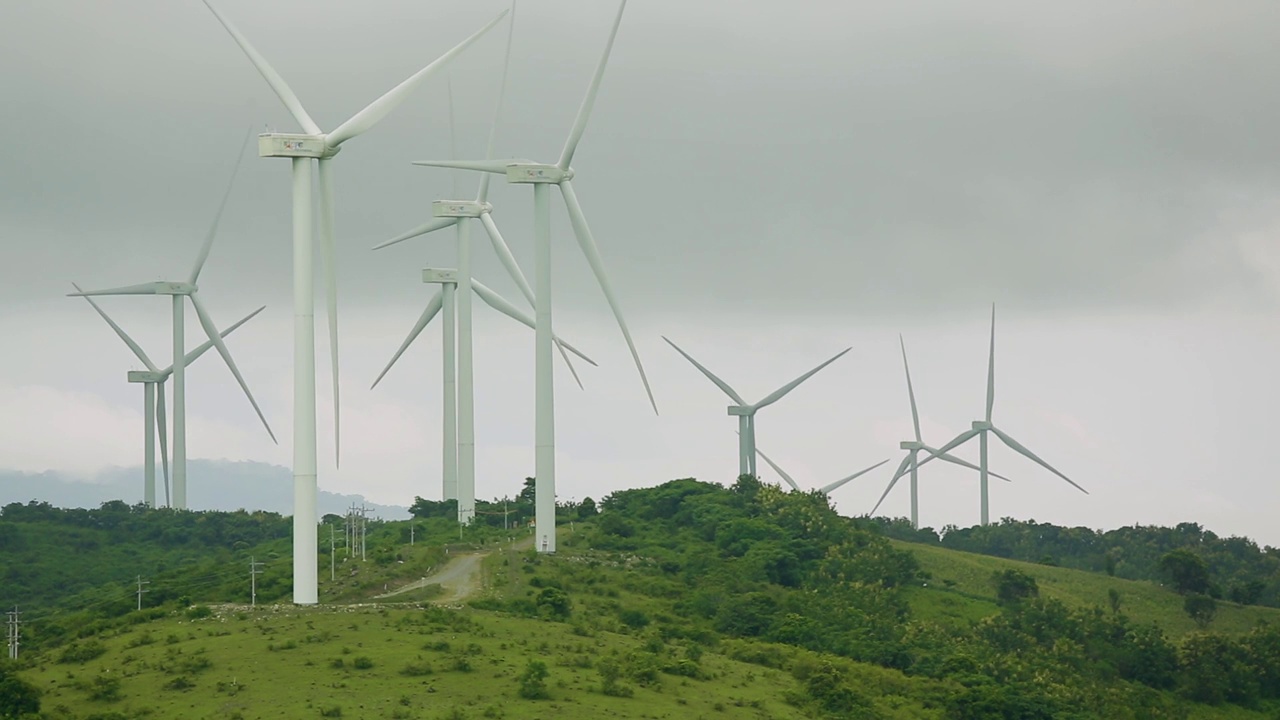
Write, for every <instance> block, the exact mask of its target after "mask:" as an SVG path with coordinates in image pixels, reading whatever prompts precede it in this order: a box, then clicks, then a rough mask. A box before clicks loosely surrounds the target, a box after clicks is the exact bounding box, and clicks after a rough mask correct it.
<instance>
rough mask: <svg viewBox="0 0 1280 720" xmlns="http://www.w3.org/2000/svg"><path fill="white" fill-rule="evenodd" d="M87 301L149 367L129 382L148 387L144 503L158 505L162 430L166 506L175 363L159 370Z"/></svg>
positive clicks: (203, 348) (195, 354)
mask: <svg viewBox="0 0 1280 720" xmlns="http://www.w3.org/2000/svg"><path fill="white" fill-rule="evenodd" d="M72 285H73V286H74V287H75V288H76V291H77V292H79V291H80V286H79V285H75V283H72ZM85 300H86V301H87V302H88V303H89V304H90V305H92V306H93V309H94V310H96V311H98V315H100V316H101V317H102V319H103V320H106V321H107V324H108V325H110V326H111V329H112V330H114V331H115V332H116V335H118V336H119V337H120V339H121V340H123V341H124V344H125V345H128V346H129V349H130V350H132V351H133V354H134V355H136V356H137V357H138V359H139V360H141V361H142V364H143V365H145V366H146V368H147V369H146V370H130V371H129V382H131V383H143V388H144V389H143V418H144V421H143V438H144V439H143V443H142V444H143V456H144V459H143V465H142V473H143V475H142V477H143V480H142V496H143V502H145V503H146V505H147V507H151V508H154V507H155V506H156V448H155V442H156V434H157V429H158V431H159V435H160V458H161V461H162V463H163V465H164V501H165V505H171V504H172V501H171V500H170V498H169V450H168V446H167V444H166V440H165V439H166V437H167V435H168V434H167V432H166V422H165V398H164V384H165V382H166V381H167V380H168V379H169V377H170V376H171V375H173V368H174V366H173V365H170V366H169V367H167V368H165V369H163V370H158V369H156V366H155V363H153V362H151V358H149V357H147V354H146V353H145V352H143V351H142V347H141V346H140V345H138V343H137V342H135V341H134V339H133V338H131V337H129V335H128V333H126V332H125V331H124V329H123V328H121V327H120V326H119V325H118V324H116V321H114V320H112V319H111V316H109V315H107V313H106V311H105V310H103V309H102V308H101V307H99V306H98V303H96V302H94V301H93V298H90V297H85ZM264 309H266V306H265V305H264V306H262V307H260V308H258V309H257V310H254V311H253V312H251V313H249V314H248V315H246V316H245V317H244V318H242V319H241V320H240V321H239V322H237V323H236V324H234V325H232V326H231V327H228V328H227V329H226V330H223V331H222V332H221V333H219V336H220V337H223V338H225V337H227V336H228V335H230V334H231V333H233V332H235V331H236V329H237V328H239V327H240V326H241V325H243V324H245V323H247V322H249V320H251V319H253V317H254V316H255V315H257V314H258V313H260V312H262V311H263V310H264ZM211 347H213V341H212V340H206V341H205V343H204V344H203V345H200V346H199V347H197V348H196V349H195V350H192V351H191V352H189V353H187V354H186V356H185V357H184V358H183V364H184V365H185V366H188V367H189V366H190V365H191V363H193V362H195V361H196V360H197V359H198V358H199V357H200V356H201V355H203V354H205V353H206V352H207V351H208V350H209V348H211ZM157 414H158V415H159V416H160V424H159V427H158V428H157V425H156V415H157Z"/></svg>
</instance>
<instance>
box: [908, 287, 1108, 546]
mask: <svg viewBox="0 0 1280 720" xmlns="http://www.w3.org/2000/svg"><path fill="white" fill-rule="evenodd" d="M995 402H996V306H995V304H994V303H992V305H991V355H990V358H989V360H988V362H987V416H986V419H985V420H974V421H973V427H972V428H970V429H969V430H965V431H964V432H962V433H960V434H959V435H957V436H956V437H955V438H954V439H953V440H952V441H951V442H949V443H947V444H946V445H943V446H942V447H940V448H938V450H937V451H936V452H930V454H929V457H927V458H925V459H924V460H921V461H920V464H921V465H923V464H925V463H927V462H929V461H930V460H932V459H934V458H935V457H941V456H942V455H943V454H944V453H947V452H949V451H951V450H953V449H955V448H957V447H959V446H961V445H963V444H964V443H966V442H968V441H969V440H970V439H971V438H973V437H975V436H976V437H977V438H978V441H979V443H980V445H979V448H980V450H979V453H980V457H979V460H978V466H979V467H978V471H979V477H980V480H981V483H982V485H981V487H982V491H981V492H982V524H983V525H986V524H988V522H989V520H990V513H989V512H988V506H987V475H988V474H991V473H989V472H988V470H987V433H988V432H992V433H995V436H996V437H998V438H1000V441H1001V442H1003V443H1004V444H1005V445H1008V446H1009V448H1010V449H1012V450H1013V451H1015V452H1017V453H1019V454H1021V455H1022V456H1024V457H1026V458H1028V459H1030V460H1031V461H1032V462H1034V463H1036V464H1037V465H1039V466H1041V467H1043V468H1044V469H1046V470H1048V471H1049V472H1051V473H1053V474H1054V475H1057V476H1058V477H1060V478H1062V479H1063V480H1066V481H1067V482H1068V483H1070V484H1071V486H1072V487H1074V488H1075V489H1077V490H1079V491H1080V492H1082V493H1084V494H1086V495H1088V494H1089V491H1088V490H1085V489H1084V488H1082V487H1080V486H1079V485H1077V484H1075V483H1074V482H1072V480H1071V478H1068V477H1067V476H1066V475H1063V474H1062V473H1060V472H1058V471H1057V470H1056V469H1054V467H1053V466H1052V465H1050V464H1049V463H1047V462H1045V461H1044V460H1041V459H1040V458H1039V457H1038V456H1037V455H1036V454H1035V453H1033V452H1031V451H1030V450H1028V449H1027V448H1026V447H1024V446H1023V445H1022V444H1021V443H1019V442H1018V441H1017V440H1014V439H1013V438H1012V437H1009V434H1008V433H1006V432H1004V431H1002V430H1000V429H999V428H997V427H996V426H995V425H993V424H991V410H992V408H993V407H994V406H995Z"/></svg>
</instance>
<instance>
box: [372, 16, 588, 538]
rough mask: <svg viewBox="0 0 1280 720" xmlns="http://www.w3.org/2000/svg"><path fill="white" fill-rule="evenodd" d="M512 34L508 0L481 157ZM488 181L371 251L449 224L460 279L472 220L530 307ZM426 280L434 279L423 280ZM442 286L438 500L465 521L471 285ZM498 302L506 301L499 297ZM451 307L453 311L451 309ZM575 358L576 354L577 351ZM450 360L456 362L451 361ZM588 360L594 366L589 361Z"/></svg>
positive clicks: (471, 444) (440, 203) (471, 470)
mask: <svg viewBox="0 0 1280 720" xmlns="http://www.w3.org/2000/svg"><path fill="white" fill-rule="evenodd" d="M514 33H515V2H514V0H513V2H512V4H511V20H510V21H509V23H508V25H507V49H506V54H505V58H504V61H503V67H502V82H501V84H500V86H499V90H498V103H497V106H496V107H495V108H494V112H493V122H492V123H491V125H490V128H489V144H488V149H487V150H486V152H485V158H486V159H490V158H492V157H493V147H494V140H495V139H496V136H497V130H498V120H499V117H500V116H501V113H502V101H503V97H504V95H505V91H506V86H507V73H508V69H509V67H510V64H511V39H512V37H513V35H514ZM449 128H450V135H451V136H452V131H453V96H452V92H450V97H449ZM450 144H451V146H452V142H451V143H450ZM455 180H456V178H455ZM489 181H490V175H489V174H488V173H485V174H484V175H482V176H481V178H480V188H479V190H478V191H477V193H476V197H475V199H474V200H437V201H435V202H433V203H432V205H431V209H432V215H433V217H434V219H432V220H430V221H428V222H426V223H423V224H422V225H419V226H417V227H415V228H413V229H412V230H409V231H408V232H405V233H402V234H400V235H397V236H396V237H394V238H392V239H391V240H388V241H386V242H384V243H382V244H380V245H377V246H375V247H374V248H373V249H374V250H381V249H383V248H387V247H391V246H392V245H396V244H398V243H401V242H404V241H405V240H409V239H411V238H415V237H418V236H420V235H426V234H428V233H432V232H435V231H437V230H444V229H446V228H449V227H452V228H454V229H455V234H456V240H457V255H456V257H457V261H458V267H457V268H456V272H457V276H458V277H463V278H465V277H468V276H471V275H472V272H471V237H470V227H469V225H470V223H469V222H468V220H471V219H474V220H478V221H479V222H480V224H481V226H482V227H483V228H484V230H485V232H486V233H487V234H488V236H489V240H490V242H491V243H492V244H493V250H494V252H495V253H496V254H497V256H498V259H499V260H501V261H502V264H503V267H505V268H506V270H507V273H508V274H509V275H510V276H511V279H512V280H514V281H515V283H516V286H517V287H518V288H519V289H520V292H521V293H522V294H523V295H524V296H525V299H526V300H528V301H529V305H530V306H533V307H536V306H537V303H536V302H535V301H534V297H533V289H532V288H530V287H529V281H528V280H526V279H525V276H524V273H523V272H521V270H520V266H519V265H518V264H517V263H516V259H515V257H514V256H513V255H512V254H511V248H510V247H508V245H507V243H506V240H504V239H503V237H502V233H501V232H500V231H499V230H498V226H497V224H496V223H495V222H494V220H493V217H492V215H491V213H492V211H493V205H491V204H490V203H489V202H488V196H489ZM454 186H455V187H454V196H455V197H456V196H457V195H458V192H457V183H456V182H455V183H454ZM425 277H426V276H425V275H424V278H425ZM428 282H440V281H439V280H428ZM442 290H443V293H444V298H443V302H444V312H445V320H444V322H445V328H444V333H445V353H446V358H445V365H446V366H445V371H444V372H445V374H446V380H445V392H444V406H445V407H444V416H445V417H444V422H445V438H444V446H445V448H446V449H445V467H444V499H445V500H453V499H457V500H458V520H459V521H460V522H464V523H470V522H471V520H472V518H473V516H474V511H475V393H474V380H473V378H474V370H473V359H472V358H473V343H472V316H471V305H472V303H471V288H470V287H468V286H467V284H466V283H461V284H459V283H457V282H449V283H446V284H445V285H444V287H443V288H442ZM451 295H452V296H453V297H452V298H451V297H450V296H451ZM432 302H435V300H434V299H433V300H432ZM503 302H506V301H505V300H504V301H503ZM455 305H456V314H455V311H454V310H453V309H452V308H453V307H454V306H455ZM455 323H456V328H457V336H456V337H457V342H456V350H450V349H449V348H450V347H451V346H452V345H453V343H454V332H453V328H454V326H455ZM553 342H554V344H555V346H556V348H557V349H558V350H559V351H560V355H561V357H563V358H564V361H565V364H566V365H568V367H569V372H570V373H571V374H572V375H573V379H574V381H575V382H577V383H578V387H582V380H581V378H579V377H578V372H577V370H575V369H574V367H573V363H572V362H571V361H570V360H569V355H568V353H567V352H566V350H565V346H564V345H563V344H561V342H560V340H559V339H558V338H553ZM455 353H456V354H455ZM575 354H578V353H575ZM579 356H580V357H582V356H581V355H580V354H579ZM397 357H398V355H397ZM455 358H456V366H455V364H454V361H455ZM393 362H394V361H393ZM588 362H590V361H588ZM591 364H592V365H594V364H595V363H594V362H593V363H591ZM455 367H456V370H455ZM455 377H456V380H455ZM375 384H376V383H375ZM449 448H453V450H452V451H451V450H450V449H449Z"/></svg>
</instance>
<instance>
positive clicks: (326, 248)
mask: <svg viewBox="0 0 1280 720" xmlns="http://www.w3.org/2000/svg"><path fill="white" fill-rule="evenodd" d="M204 4H205V5H206V6H207V7H208V8H209V10H210V11H211V12H212V13H213V15H214V17H216V18H217V19H218V22H220V23H222V26H223V27H224V28H226V30H227V32H228V33H230V35H231V37H232V38H233V39H234V40H235V41H236V44H237V45H239V46H240V49H241V50H243V51H244V54H245V55H247V56H248V58H249V61H250V62H252V63H253V66H254V67H255V68H257V70H258V72H259V73H261V74H262V77H263V79H265V80H266V81H267V84H268V85H270V86H271V89H272V91H273V92H275V94H276V97H278V98H280V101H281V102H282V103H284V106H285V107H286V108H287V109H288V110H289V114H290V115H292V116H293V118H294V119H295V120H297V121H298V124H299V125H301V126H302V129H303V130H304V131H305V132H304V133H302V134H290V133H269V134H264V135H260V136H258V155H259V156H261V157H284V158H290V160H291V161H292V164H293V166H292V170H293V293H294V294H293V308H294V310H293V315H294V328H293V497H294V506H293V601H294V603H296V604H300V605H314V604H315V603H317V602H319V580H318V577H317V575H318V570H317V567H316V563H317V554H318V553H317V549H316V542H317V537H316V535H317V531H316V521H317V516H316V364H315V362H316V359H315V290H314V278H313V270H314V268H313V262H314V260H313V252H312V250H313V247H312V232H311V160H313V159H315V160H316V161H317V163H318V164H319V176H320V214H319V220H320V260H321V265H322V267H323V270H324V276H325V287H326V290H327V293H326V298H327V301H328V302H327V310H328V313H327V314H328V319H329V363H330V368H331V370H332V375H333V435H334V463H335V464H336V463H337V462H338V457H339V447H340V437H341V436H340V433H339V402H338V315H337V302H338V299H337V268H336V265H335V260H334V239H333V192H334V189H333V167H332V160H333V157H334V156H335V155H337V154H338V151H339V150H341V146H342V144H343V143H344V142H346V141H348V140H350V139H352V138H354V137H356V136H357V135H360V134H361V133H363V132H365V131H367V130H369V129H370V128H372V127H373V126H374V125H376V124H377V123H378V122H380V121H381V120H382V119H383V118H385V117H386V116H387V115H388V114H390V113H391V112H392V111H393V110H395V108H396V107H398V106H399V105H400V103H402V102H404V100H405V99H406V98H407V97H408V95H409V93H410V92H411V91H413V89H414V88H415V87H417V86H418V85H419V84H421V83H422V81H424V80H425V79H426V78H427V77H428V76H430V75H431V74H432V73H433V72H435V71H436V70H439V69H440V68H441V67H443V66H444V65H446V64H447V63H448V62H449V61H451V60H453V58H454V57H455V56H457V55H458V54H459V53H461V52H462V51H463V50H464V49H466V48H467V46H469V45H471V44H472V43H473V42H475V41H476V40H478V39H479V38H480V37H481V36H482V35H484V34H485V33H487V32H488V31H489V30H491V29H492V28H493V27H494V26H495V25H497V24H498V22H499V21H501V20H502V18H503V17H505V16H506V14H507V12H508V11H507V10H503V11H502V12H501V13H499V14H498V16H497V17H496V18H494V19H493V20H491V21H489V23H488V24H486V25H485V26H484V27H482V28H481V29H480V30H478V31H477V32H476V33H475V34H473V35H471V36H470V37H468V38H467V39H466V40H463V41H462V42H461V43H459V44H458V45H456V46H454V47H453V48H452V49H451V50H449V51H448V52H446V53H445V54H444V55H441V56H440V57H439V58H437V59H436V60H435V61H434V62H432V63H431V64H430V65H427V66H426V67H425V68H423V69H421V70H419V71H418V72H416V73H414V74H413V75H411V76H410V77H409V78H408V79H407V80H405V81H404V82H402V83H400V84H399V85H397V86H395V87H394V88H392V89H391V90H389V91H387V93H386V94H384V95H383V96H382V97H380V98H378V99H377V100H374V101H373V102H372V103H370V104H369V105H368V106H367V107H365V108H364V109H363V110H361V111H360V112H358V113H356V114H355V115H353V116H351V118H350V119H348V120H347V121H346V122H344V123H342V124H341V125H339V126H338V127H337V128H335V129H334V130H333V131H332V132H329V133H326V132H324V131H323V130H321V129H320V126H319V125H317V124H316V122H315V121H314V120H312V119H311V116H310V115H309V114H307V111H306V109H305V108H304V107H303V106H302V103H301V102H300V101H299V100H298V97H297V95H295V94H294V92H293V90H292V89H291V88H290V87H289V85H288V84H287V83H285V81H284V78H282V77H280V74H279V73H277V72H276V71H275V69H274V68H272V67H271V65H270V64H269V63H268V62H267V61H266V59H265V58H264V57H263V56H262V55H261V54H260V53H259V52H258V51H257V50H256V49H254V47H253V46H252V45H251V44H250V43H249V41H248V39H246V38H245V37H244V35H242V34H240V31H239V30H237V29H236V28H235V26H234V25H232V24H231V22H230V21H228V20H227V19H226V18H225V17H223V16H222V14H221V13H219V12H218V10H217V9H216V8H215V7H214V6H213V5H212V3H210V2H209V0H204Z"/></svg>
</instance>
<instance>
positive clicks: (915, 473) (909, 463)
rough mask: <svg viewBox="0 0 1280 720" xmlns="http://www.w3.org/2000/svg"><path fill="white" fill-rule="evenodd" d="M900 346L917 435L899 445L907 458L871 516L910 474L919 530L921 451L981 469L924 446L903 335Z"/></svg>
mask: <svg viewBox="0 0 1280 720" xmlns="http://www.w3.org/2000/svg"><path fill="white" fill-rule="evenodd" d="M898 345H900V346H901V347H902V369H903V370H904V371H905V372H906V374H907V397H908V398H909V399H910V400H911V424H912V426H913V427H914V428H915V431H916V435H915V439H914V440H903V441H902V442H901V443H899V447H901V448H902V449H903V450H906V451H907V456H906V457H904V458H902V464H900V465H898V469H897V470H896V471H895V472H894V473H893V479H892V480H890V481H889V486H888V487H886V488H885V489H884V494H883V495H881V496H880V500H879V501H878V502H876V506H875V507H874V508H872V509H871V514H872V515H875V514H876V510H879V509H880V505H881V503H883V502H884V499H885V498H887V497H889V493H890V492H891V491H892V490H893V486H894V485H896V484H897V483H898V480H899V479H901V478H902V476H903V475H906V474H907V473H908V472H909V473H911V527H913V528H916V529H919V527H920V490H919V485H918V482H917V481H918V478H919V469H920V463H919V462H918V458H917V456H918V455H919V454H920V451H921V450H924V451H925V452H928V453H932V454H934V455H936V456H938V457H939V458H941V459H943V460H946V461H947V462H949V463H952V464H954V465H959V466H961V467H966V468H969V469H970V470H978V471H979V472H981V468H979V467H978V466H977V465H974V464H973V463H971V462H968V461H966V460H961V459H960V458H958V457H956V456H954V455H951V454H949V453H943V452H940V451H938V450H937V449H935V448H931V447H929V446H928V445H925V444H924V438H922V437H921V436H920V413H919V412H917V411H916V392H915V390H914V389H913V388H912V387H911V367H910V366H908V365H907V344H906V343H905V342H904V341H903V340H902V336H901V335H899V336H898ZM990 474H991V475H992V476H994V477H998V478H1000V479H1001V480H1004V481H1005V482H1009V478H1007V477H1005V476H1003V475H999V474H996V473H990Z"/></svg>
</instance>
